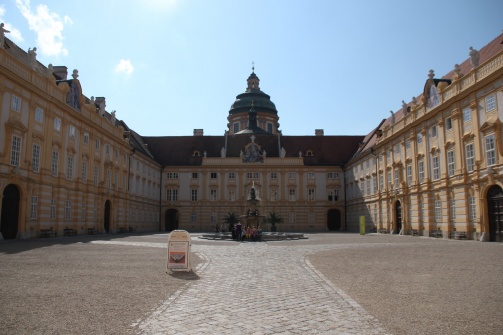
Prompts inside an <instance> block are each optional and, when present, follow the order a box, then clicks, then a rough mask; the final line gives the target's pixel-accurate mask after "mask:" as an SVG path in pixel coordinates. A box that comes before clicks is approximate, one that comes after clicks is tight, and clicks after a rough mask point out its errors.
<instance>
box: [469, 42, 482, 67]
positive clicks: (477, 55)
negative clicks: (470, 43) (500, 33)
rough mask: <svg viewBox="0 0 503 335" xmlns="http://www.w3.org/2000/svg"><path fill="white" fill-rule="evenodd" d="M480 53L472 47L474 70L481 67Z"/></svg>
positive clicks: (471, 60) (471, 54)
mask: <svg viewBox="0 0 503 335" xmlns="http://www.w3.org/2000/svg"><path fill="white" fill-rule="evenodd" d="M479 58H480V52H478V51H477V50H475V49H474V48H473V47H470V63H472V66H473V68H476V67H477V66H479Z"/></svg>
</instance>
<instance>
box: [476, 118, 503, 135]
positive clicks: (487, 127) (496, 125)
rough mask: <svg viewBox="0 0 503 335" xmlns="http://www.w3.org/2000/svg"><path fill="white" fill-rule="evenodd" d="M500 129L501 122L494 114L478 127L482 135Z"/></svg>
mask: <svg viewBox="0 0 503 335" xmlns="http://www.w3.org/2000/svg"><path fill="white" fill-rule="evenodd" d="M500 129H501V121H500V120H499V119H498V117H497V116H496V114H493V115H491V116H490V117H489V118H488V119H487V121H486V122H484V124H483V125H482V126H481V127H480V131H481V132H483V133H484V134H486V133H490V132H493V131H495V130H500Z"/></svg>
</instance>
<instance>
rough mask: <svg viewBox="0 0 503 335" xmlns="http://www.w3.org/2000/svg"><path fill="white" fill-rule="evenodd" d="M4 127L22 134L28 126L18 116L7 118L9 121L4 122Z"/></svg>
mask: <svg viewBox="0 0 503 335" xmlns="http://www.w3.org/2000/svg"><path fill="white" fill-rule="evenodd" d="M5 128H7V129H9V130H11V131H13V130H17V131H19V132H20V133H22V134H24V133H26V132H27V131H28V128H26V126H25V125H24V124H23V123H22V122H21V121H20V120H19V119H18V118H9V121H7V123H5Z"/></svg>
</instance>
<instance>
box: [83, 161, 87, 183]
mask: <svg viewBox="0 0 503 335" xmlns="http://www.w3.org/2000/svg"><path fill="white" fill-rule="evenodd" d="M82 182H83V183H86V182H87V161H83V162H82Z"/></svg>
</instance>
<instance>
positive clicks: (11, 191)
mask: <svg viewBox="0 0 503 335" xmlns="http://www.w3.org/2000/svg"><path fill="white" fill-rule="evenodd" d="M20 198H21V196H20V193H19V189H18V188H17V186H16V185H14V184H10V185H7V187H6V188H5V189H4V191H3V198H2V216H1V218H0V225H1V230H0V231H1V232H2V236H3V238H4V239H6V240H8V239H14V238H16V236H17V229H18V219H19V200H20Z"/></svg>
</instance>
